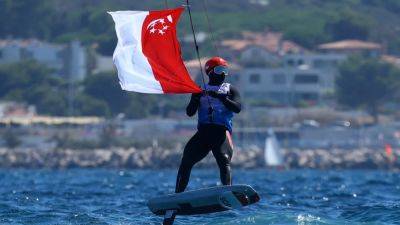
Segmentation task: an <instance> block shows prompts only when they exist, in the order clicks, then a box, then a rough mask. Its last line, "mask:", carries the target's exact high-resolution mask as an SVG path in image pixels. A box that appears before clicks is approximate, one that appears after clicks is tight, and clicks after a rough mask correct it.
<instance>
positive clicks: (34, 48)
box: [0, 39, 87, 81]
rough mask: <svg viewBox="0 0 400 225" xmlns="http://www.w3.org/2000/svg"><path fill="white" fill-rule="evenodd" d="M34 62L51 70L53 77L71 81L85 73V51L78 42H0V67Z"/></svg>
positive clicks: (18, 40) (81, 77) (33, 40)
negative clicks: (22, 62)
mask: <svg viewBox="0 0 400 225" xmlns="http://www.w3.org/2000/svg"><path fill="white" fill-rule="evenodd" d="M25 60H35V61H37V62H39V63H41V64H43V65H45V66H47V67H49V68H51V69H54V71H55V72H54V75H56V76H60V77H62V78H64V79H70V80H73V81H79V80H82V79H83V78H84V77H85V76H86V73H87V70H86V64H87V62H86V61H87V60H86V50H85V47H83V46H82V45H81V43H80V42H79V41H72V42H70V43H68V44H54V43H48V42H42V41H39V40H36V39H27V40H20V39H6V40H0V65H1V64H10V63H18V62H21V61H25Z"/></svg>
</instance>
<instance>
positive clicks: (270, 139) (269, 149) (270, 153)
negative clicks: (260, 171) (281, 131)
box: [264, 129, 284, 168]
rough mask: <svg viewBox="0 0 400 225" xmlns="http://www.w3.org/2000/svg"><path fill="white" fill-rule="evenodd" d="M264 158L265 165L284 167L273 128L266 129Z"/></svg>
mask: <svg viewBox="0 0 400 225" xmlns="http://www.w3.org/2000/svg"><path fill="white" fill-rule="evenodd" d="M264 160H265V164H266V166H267V167H275V168H284V162H283V155H282V152H281V148H280V146H279V143H278V140H277V139H276V135H275V132H274V130H273V129H268V131H267V138H266V139H265V149H264Z"/></svg>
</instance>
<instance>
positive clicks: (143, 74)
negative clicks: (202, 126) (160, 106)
mask: <svg viewBox="0 0 400 225" xmlns="http://www.w3.org/2000/svg"><path fill="white" fill-rule="evenodd" d="M182 12H183V8H177V9H170V10H161V11H117V12H109V14H110V15H111V16H112V18H113V19H114V22H115V30H116V33H117V37H118V44H117V47H116V49H115V51H114V55H113V59H114V64H115V66H116V67H117V70H118V77H119V80H120V84H121V88H122V89H123V90H127V91H135V92H142V93H156V94H162V93H198V92H201V89H200V88H199V86H197V85H196V84H195V83H194V82H193V80H192V79H191V78H190V76H189V73H188V71H187V69H186V67H185V65H184V63H183V60H182V57H181V49H180V46H179V42H178V39H177V37H176V25H177V22H178V20H179V17H180V15H181V14H182Z"/></svg>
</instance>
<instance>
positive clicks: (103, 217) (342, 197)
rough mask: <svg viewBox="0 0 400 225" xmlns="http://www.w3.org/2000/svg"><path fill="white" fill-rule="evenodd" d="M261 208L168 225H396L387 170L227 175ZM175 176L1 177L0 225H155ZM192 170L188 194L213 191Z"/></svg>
mask: <svg viewBox="0 0 400 225" xmlns="http://www.w3.org/2000/svg"><path fill="white" fill-rule="evenodd" d="M233 172H234V175H233V181H234V183H236V184H249V185H252V186H253V188H254V189H255V190H257V191H258V192H259V194H260V196H261V201H260V202H259V203H257V204H255V205H252V206H249V207H245V208H242V209H240V210H234V211H227V212H222V213H214V214H207V215H198V216H178V217H177V219H176V223H175V224H181V225H183V224H210V225H211V224H221V225H222V224H226V225H228V224H301V225H305V224H400V174H399V173H396V172H388V171H321V170H292V171H276V170H268V169H258V170H234V171H233ZM175 176H176V170H107V169H69V170H23V169H7V170H0V224H134V225H141V224H143V225H144V224H160V223H161V218H160V217H157V216H155V215H153V214H152V213H151V212H150V211H149V210H148V208H147V207H146V201H147V200H148V199H149V198H151V197H154V196H156V195H164V194H167V193H171V192H173V190H174V185H175ZM218 184H219V183H218V172H217V170H216V169H215V170H211V169H210V170H194V171H193V173H192V176H191V182H190V184H189V189H197V188H202V187H210V186H215V185H218Z"/></svg>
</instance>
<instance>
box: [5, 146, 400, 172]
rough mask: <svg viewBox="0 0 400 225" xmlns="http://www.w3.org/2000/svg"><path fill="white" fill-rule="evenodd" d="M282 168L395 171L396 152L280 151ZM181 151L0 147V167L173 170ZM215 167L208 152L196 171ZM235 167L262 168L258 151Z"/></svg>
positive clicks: (237, 156) (239, 152)
mask: <svg viewBox="0 0 400 225" xmlns="http://www.w3.org/2000/svg"><path fill="white" fill-rule="evenodd" d="M282 151H283V156H284V161H285V165H283V166H282V168H288V169H290V168H315V169H399V168H400V159H399V155H400V150H397V149H396V150H393V153H392V155H391V156H388V155H386V153H385V151H384V150H383V149H354V150H348V149H346V150H343V149H329V150H324V149H309V150H300V149H284V150H282ZM181 155H182V150H168V149H162V148H146V149H135V148H129V149H122V148H110V149H93V150H75V149H74V150H73V149H52V150H40V149H6V148H0V168H95V167H101V168H133V169H136V168H140V169H150V168H154V169H159V168H173V169H176V168H177V166H178V165H179V162H180V158H181ZM210 166H215V167H216V163H215V160H214V159H213V157H212V154H211V153H210V154H209V155H208V156H207V157H206V159H205V160H203V161H202V162H201V163H199V165H197V168H201V167H203V168H205V167H207V168H208V167H210ZM233 166H234V167H235V168H264V167H265V163H264V156H263V151H262V149H258V148H249V149H236V150H235V153H234V156H233Z"/></svg>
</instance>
